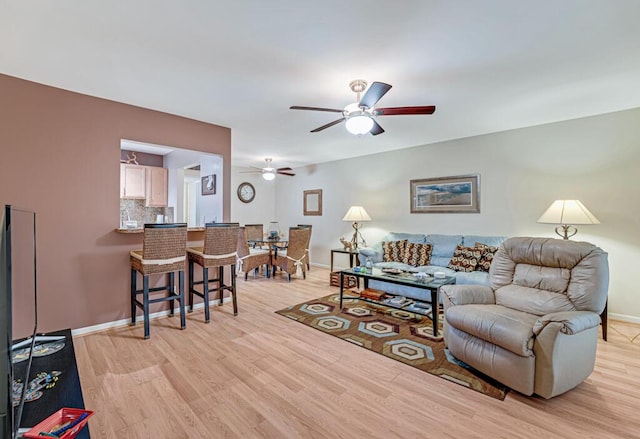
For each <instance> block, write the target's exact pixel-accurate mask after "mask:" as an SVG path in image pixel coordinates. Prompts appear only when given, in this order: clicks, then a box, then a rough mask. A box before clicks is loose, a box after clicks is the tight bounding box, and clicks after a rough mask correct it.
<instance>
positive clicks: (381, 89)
mask: <svg viewBox="0 0 640 439" xmlns="http://www.w3.org/2000/svg"><path fill="white" fill-rule="evenodd" d="M390 89H391V86H390V85H389V84H385V83H384V82H374V83H373V84H371V86H370V87H369V90H367V92H366V93H365V94H364V96H363V97H362V99H360V104H359V105H360V106H361V107H367V108H373V106H374V105H375V104H376V102H378V101H379V100H380V98H382V96H384V95H385V94H386V93H387V92H388V91H389V90H390Z"/></svg>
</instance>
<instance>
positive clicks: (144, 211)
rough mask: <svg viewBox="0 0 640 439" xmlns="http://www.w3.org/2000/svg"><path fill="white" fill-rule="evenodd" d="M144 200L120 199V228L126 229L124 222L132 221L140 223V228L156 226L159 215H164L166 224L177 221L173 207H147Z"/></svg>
mask: <svg viewBox="0 0 640 439" xmlns="http://www.w3.org/2000/svg"><path fill="white" fill-rule="evenodd" d="M144 203H145V201H144V200H126V199H122V198H121V199H120V227H121V228H124V221H127V220H132V221H137V222H138V227H139V228H142V225H143V224H155V223H157V222H158V215H163V219H164V222H165V223H171V222H173V221H174V220H175V216H174V212H173V207H146V206H145V205H144Z"/></svg>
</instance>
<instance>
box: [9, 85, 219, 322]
mask: <svg viewBox="0 0 640 439" xmlns="http://www.w3.org/2000/svg"><path fill="white" fill-rule="evenodd" d="M120 139H130V140H136V141H141V142H148V143H154V144H159V145H172V146H178V147H181V148H188V149H192V150H196V151H202V152H208V153H216V154H220V155H222V156H223V158H224V185H223V187H224V188H225V192H224V220H228V219H229V204H230V192H229V188H230V187H231V185H230V176H231V170H230V169H231V168H230V160H231V130H230V129H229V128H225V127H221V126H217V125H212V124H208V123H203V122H199V121H195V120H192V119H187V118H183V117H178V116H174V115H170V114H166V113H161V112H157V111H152V110H148V109H144V108H140V107H135V106H132V105H126V104H122V103H118V102H113V101H108V100H105V99H99V98H94V97H90V96H86V95H82V94H78V93H73V92H69V91H65V90H61V89H57V88H54V87H48V86H45V85H41V84H37V83H33V82H29V81H25V80H21V79H17V78H13V77H10V76H6V75H0V203H1V204H2V205H4V204H12V205H16V206H20V207H23V208H26V209H31V210H34V211H36V212H37V223H38V227H37V228H38V294H39V310H40V315H39V320H40V325H39V330H40V331H50V330H57V329H61V328H69V327H70V328H72V329H73V328H81V327H86V326H91V325H96V324H100V323H105V322H111V321H115V320H120V319H124V318H129V317H130V315H129V314H130V311H129V310H130V306H129V257H128V254H129V250H131V249H133V248H135V247H139V246H140V245H141V242H142V241H141V235H124V234H118V233H116V232H115V231H114V229H115V228H116V227H118V224H119V215H120V210H119V189H120V167H119V162H120ZM190 238H191V236H190Z"/></svg>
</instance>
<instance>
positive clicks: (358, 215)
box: [342, 206, 371, 222]
mask: <svg viewBox="0 0 640 439" xmlns="http://www.w3.org/2000/svg"><path fill="white" fill-rule="evenodd" d="M342 221H356V222H359V221H371V217H370V216H369V214H368V213H367V211H366V210H364V207H362V206H351V207H350V208H349V210H348V211H347V214H346V215H345V216H344V218H342Z"/></svg>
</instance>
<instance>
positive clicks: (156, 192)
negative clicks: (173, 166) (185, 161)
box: [145, 166, 169, 207]
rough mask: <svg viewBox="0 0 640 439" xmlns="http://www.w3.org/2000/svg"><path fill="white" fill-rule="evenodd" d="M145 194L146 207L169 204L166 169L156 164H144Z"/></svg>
mask: <svg viewBox="0 0 640 439" xmlns="http://www.w3.org/2000/svg"><path fill="white" fill-rule="evenodd" d="M145 168H147V169H146V187H147V196H146V202H145V206H147V207H167V205H168V204H169V194H168V187H169V181H168V175H169V173H168V170H167V169H166V168H158V167H156V166H145Z"/></svg>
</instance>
